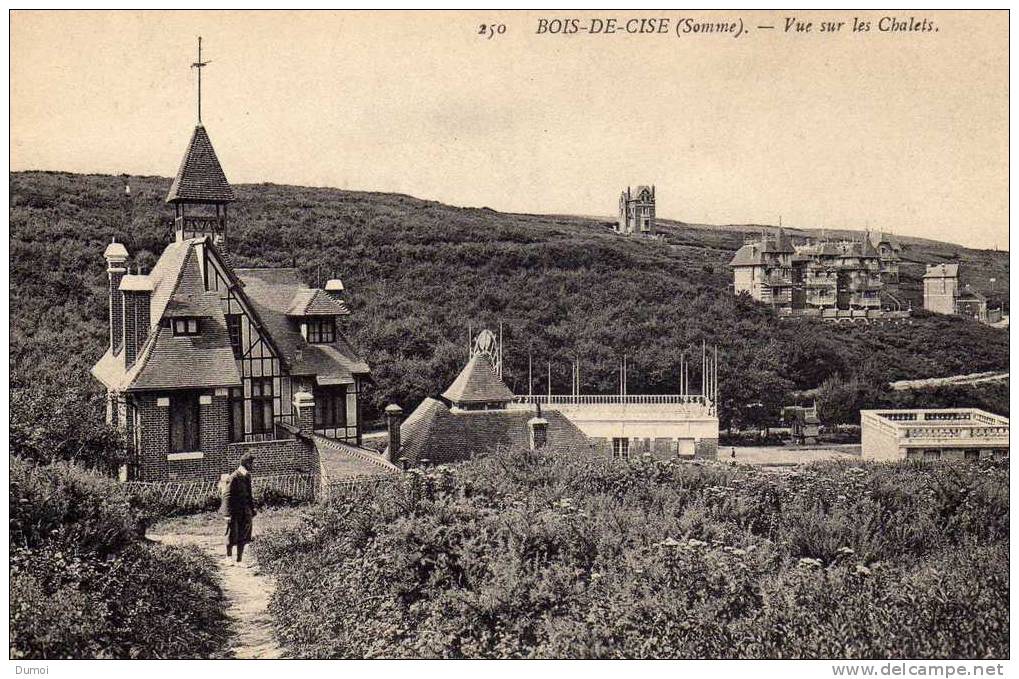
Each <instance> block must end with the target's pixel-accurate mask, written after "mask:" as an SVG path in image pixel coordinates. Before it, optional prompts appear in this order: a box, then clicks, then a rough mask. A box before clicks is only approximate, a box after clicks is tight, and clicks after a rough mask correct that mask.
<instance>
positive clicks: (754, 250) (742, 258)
mask: <svg viewBox="0 0 1019 679" xmlns="http://www.w3.org/2000/svg"><path fill="white" fill-rule="evenodd" d="M763 263H764V260H763V259H762V258H761V250H760V248H758V247H757V246H756V245H744V246H743V247H741V248H740V249H739V250H737V251H736V254H735V255H734V256H733V258H732V261H731V262H729V266H759V265H761V264H763Z"/></svg>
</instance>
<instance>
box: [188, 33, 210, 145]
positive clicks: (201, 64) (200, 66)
mask: <svg viewBox="0 0 1019 679" xmlns="http://www.w3.org/2000/svg"><path fill="white" fill-rule="evenodd" d="M211 63H212V62H211V61H202V36H198V61H196V62H194V63H193V64H191V68H197V69H198V124H199V125H201V124H202V69H203V68H205V67H206V66H208V65H209V64H211Z"/></svg>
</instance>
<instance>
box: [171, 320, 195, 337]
mask: <svg viewBox="0 0 1019 679" xmlns="http://www.w3.org/2000/svg"><path fill="white" fill-rule="evenodd" d="M197 334H198V319H197V318H175V319H173V336H174V337H188V336H192V335H197Z"/></svg>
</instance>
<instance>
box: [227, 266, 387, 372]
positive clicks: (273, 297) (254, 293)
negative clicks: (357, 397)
mask: <svg viewBox="0 0 1019 679" xmlns="http://www.w3.org/2000/svg"><path fill="white" fill-rule="evenodd" d="M234 273H235V274H236V275H237V277H238V278H239V279H240V280H241V282H242V283H243V284H244V295H245V297H246V298H247V299H248V301H249V303H250V304H251V305H252V307H253V308H254V310H255V312H256V313H257V314H258V316H259V318H261V319H262V321H263V322H264V323H265V325H266V328H267V329H268V331H269V334H270V335H272V338H273V340H274V341H275V344H276V346H277V347H278V348H279V350H280V351H281V352H282V353H283V354H284V357H285V359H286V362H287V364H288V365H289V367H290V373H291V374H292V375H315V376H316V378H317V381H318V383H319V384H321V385H326V384H349V383H351V382H353V381H354V375H366V374H367V373H368V372H369V367H368V364H367V363H366V362H365V360H364V359H363V358H362V357H361V356H359V355H358V354H357V352H356V351H354V348H353V347H352V346H351V344H350V342H349V341H348V340H347V338H346V337H345V336H344V335H343V333H342V332H340V331H339V328H337V331H336V340H335V341H334V342H333V343H331V344H308V342H307V341H305V339H304V337H303V336H302V335H301V329H300V326H299V324H298V322H297V321H296V320H295V319H293V318H288V316H287V314H288V312H289V310H290V308H291V306H292V304H293V300H294V298H295V296H297V295H298V293H302V294H303V293H304V291H308V290H311V288H309V287H308V286H307V285H305V284H304V283H302V282H301V279H300V276H299V275H298V271H297V269H290V268H284V269H235V270H234ZM344 308H346V306H345V305H344Z"/></svg>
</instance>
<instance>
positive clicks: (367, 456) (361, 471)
mask: <svg viewBox="0 0 1019 679" xmlns="http://www.w3.org/2000/svg"><path fill="white" fill-rule="evenodd" d="M312 442H313V443H314V444H315V449H316V450H317V451H318V455H319V462H320V466H321V472H322V475H323V476H324V477H325V478H324V479H323V481H324V482H325V483H335V482H340V481H345V480H349V479H354V478H364V477H373V476H385V475H390V474H394V473H397V472H399V468H398V467H396V465H394V464H392V463H391V462H389V461H388V460H386V459H385V458H383V457H382V456H381V455H379V454H378V453H377V452H375V451H372V450H366V449H364V448H358V447H357V446H352V445H350V444H348V443H343V442H342V441H336V440H334V439H329V438H326V437H324V436H319V435H318V434H316V435H314V436H312Z"/></svg>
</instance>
